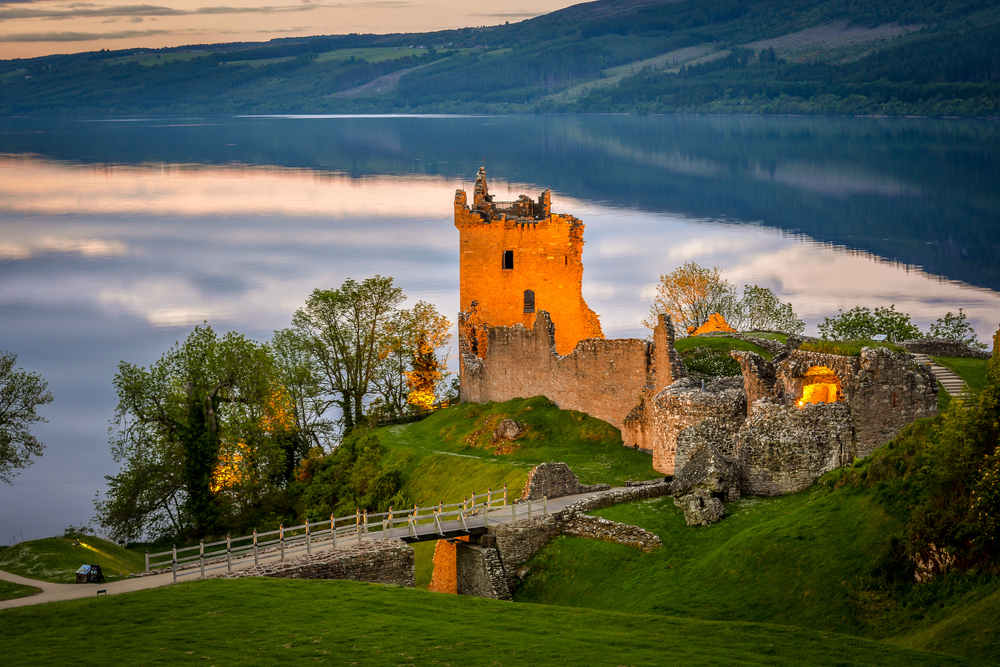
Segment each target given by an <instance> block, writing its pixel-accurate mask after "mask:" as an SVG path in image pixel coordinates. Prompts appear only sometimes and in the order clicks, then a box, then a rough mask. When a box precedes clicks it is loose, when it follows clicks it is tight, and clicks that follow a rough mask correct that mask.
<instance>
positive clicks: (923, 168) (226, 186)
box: [0, 116, 1000, 545]
mask: <svg viewBox="0 0 1000 667" xmlns="http://www.w3.org/2000/svg"><path fill="white" fill-rule="evenodd" d="M484 164H485V166H486V170H487V174H488V177H489V182H490V187H491V191H492V192H493V193H494V194H496V195H497V196H498V198H499V199H501V200H510V199H516V198H517V195H519V194H522V193H523V194H527V195H529V196H531V197H537V196H538V193H539V192H540V191H542V190H544V189H551V190H552V199H553V209H554V210H555V211H558V212H564V213H569V214H572V215H575V216H577V217H578V218H580V219H582V220H583V221H584V223H585V224H586V225H587V228H586V233H585V237H584V238H585V241H586V246H585V249H584V254H583V261H584V266H585V271H584V285H583V292H584V296H585V298H586V300H587V302H588V304H589V305H590V307H591V308H592V309H593V310H594V311H596V312H597V313H598V314H599V315H600V316H601V321H602V325H603V327H604V331H605V334H606V335H607V336H608V337H630V336H645V335H646V331H645V330H644V329H643V327H642V325H641V324H640V322H641V320H642V319H643V318H644V317H645V316H646V315H647V314H648V310H649V305H650V303H651V301H652V295H653V291H654V287H655V284H656V282H657V280H658V278H659V276H660V274H662V273H666V272H669V271H671V270H672V269H674V268H675V267H677V266H679V265H680V264H682V263H683V262H686V261H689V260H692V261H696V262H698V263H699V264H702V265H705V266H719V267H721V268H722V269H723V272H724V275H725V276H726V277H727V278H728V279H729V280H730V281H731V282H733V283H736V284H738V285H742V284H756V285H761V286H765V287H770V288H771V289H773V290H774V291H775V292H776V293H777V294H778V295H779V296H780V297H781V298H782V300H785V301H790V302H791V303H792V304H793V305H794V308H795V311H796V312H797V313H798V314H799V315H800V316H801V317H803V318H804V319H805V321H806V323H807V333H815V332H816V328H815V327H816V325H817V324H818V323H819V322H821V321H822V320H823V318H824V317H827V316H831V315H834V314H836V312H837V310H838V309H841V308H842V309H845V310H846V309H848V308H851V307H853V306H855V305H867V306H880V305H889V304H895V306H896V308H897V309H898V310H902V311H903V312H907V313H909V314H910V315H911V316H912V317H913V319H914V321H915V322H916V323H917V324H919V325H920V326H921V328H922V329H925V330H926V329H927V327H928V326H929V324H930V323H931V322H933V321H934V320H935V319H936V318H938V317H940V316H942V315H944V314H945V312H947V311H952V312H957V310H958V309H959V308H963V309H964V312H966V313H967V314H968V315H969V317H970V321H971V322H972V324H973V325H974V326H975V328H976V331H977V333H978V334H979V337H980V339H981V340H984V341H986V342H989V338H990V336H991V335H992V333H993V332H994V331H995V330H996V329H997V326H998V324H1000V124H998V123H996V122H995V121H959V120H930V119H871V118H753V117H683V116H682V117H618V116H583V117H581V116H511V117H454V116H448V117H444V116H420V117H400V116H396V117H335V116H325V117H315V116H312V117H246V118H169V119H127V120H92V119H0V349H4V350H9V351H11V352H13V353H15V354H17V355H18V363H19V365H20V366H22V367H23V368H25V369H28V370H31V371H36V372H39V373H41V374H42V376H43V377H44V378H45V379H46V380H48V381H49V385H50V389H51V391H52V393H53V394H54V396H55V402H54V403H52V404H51V405H48V406H45V407H43V408H42V409H41V412H42V414H43V415H44V416H45V417H47V418H48V420H49V421H48V423H46V424H40V425H38V426H37V427H36V429H35V431H34V432H35V433H36V435H37V436H38V437H39V438H40V439H41V440H42V441H43V442H44V443H45V445H46V450H45V454H44V456H43V457H42V458H40V459H38V460H37V461H36V463H35V465H34V466H32V467H30V468H28V469H27V470H26V471H24V472H23V473H22V474H21V475H19V476H18V477H16V478H15V480H14V485H13V486H2V487H0V545H3V544H7V543H8V542H9V541H10V540H11V538H13V537H14V535H15V534H17V535H18V536H20V533H19V531H21V530H23V535H24V537H25V538H26V539H32V538H36V537H44V536H47V535H52V534H55V533H57V532H61V530H62V529H63V528H65V527H66V526H67V525H69V524H71V523H72V524H76V525H79V524H83V523H86V522H87V521H89V520H90V518H91V517H92V516H93V505H92V501H93V498H94V494H95V493H97V492H99V491H101V490H102V489H103V485H104V480H103V476H104V475H106V474H110V473H112V472H114V471H115V470H116V468H115V464H114V462H113V460H112V458H111V453H110V448H109V446H108V436H107V429H108V420H109V419H110V418H111V416H112V413H113V410H114V405H115V395H114V392H113V389H112V386H111V379H112V377H113V375H114V373H115V371H116V369H117V367H118V363H119V362H120V361H122V360H125V361H129V362H132V363H136V364H141V365H147V364H149V363H151V362H152V361H154V360H155V359H156V358H158V357H159V356H160V355H161V354H162V353H163V352H165V351H166V350H167V349H168V348H169V347H170V345H172V344H173V343H174V342H175V341H177V340H180V339H182V338H183V337H185V336H186V335H187V333H188V332H189V331H190V330H191V329H192V328H193V327H194V326H195V325H196V324H200V323H202V322H204V321H207V322H209V323H210V324H211V325H212V326H213V327H215V328H216V329H217V330H221V331H229V330H235V331H239V332H241V333H243V334H246V335H248V336H250V337H252V338H255V339H257V340H267V339H269V338H270V336H271V334H272V332H273V331H274V330H275V329H279V328H282V327H285V326H288V324H289V320H290V318H291V315H292V313H293V311H294V310H295V309H296V308H297V307H299V306H300V305H301V304H302V303H303V302H304V300H305V298H306V296H307V295H308V294H309V293H310V292H311V291H312V290H313V289H315V288H331V287H336V286H338V285H340V284H341V283H342V282H343V281H344V279H346V278H348V277H352V278H356V279H363V278H365V277H369V276H373V275H375V274H381V275H383V276H393V277H394V278H395V280H396V282H397V284H399V285H400V286H401V287H402V288H403V289H404V291H405V292H406V294H407V295H408V296H409V297H410V299H411V300H413V301H415V300H418V299H422V300H426V301H431V302H433V303H435V304H436V305H437V306H438V308H439V309H440V310H441V311H442V312H444V313H447V314H449V315H450V316H451V317H452V318H454V314H455V312H456V311H457V309H458V233H457V231H456V230H455V228H454V226H453V224H452V220H453V218H452V216H453V214H452V210H453V209H452V204H453V200H454V192H455V190H456V189H462V188H464V189H471V186H472V183H473V181H474V179H475V174H476V171H477V169H478V168H479V167H480V166H481V165H484ZM557 324H558V323H557Z"/></svg>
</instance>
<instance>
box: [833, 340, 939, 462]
mask: <svg viewBox="0 0 1000 667" xmlns="http://www.w3.org/2000/svg"><path fill="white" fill-rule="evenodd" d="M937 392H938V387H937V382H936V381H935V380H934V377H933V376H932V375H931V373H930V371H928V370H927V369H926V368H924V366H923V365H921V364H918V363H917V362H916V360H914V359H913V358H911V357H910V356H909V355H906V354H903V353H901V352H893V351H892V350H889V349H887V348H882V347H880V348H865V349H863V350H862V351H861V357H860V359H859V370H858V373H857V376H856V378H855V382H854V386H853V396H852V397H851V399H850V406H851V414H852V416H853V417H854V428H855V433H856V439H857V455H858V457H861V458H863V457H865V456H868V455H869V454H871V453H872V452H873V451H875V449H876V448H878V447H879V446H880V445H883V444H885V443H887V442H889V441H890V440H892V439H893V438H894V437H896V434H897V433H898V432H899V430H900V429H901V428H903V427H904V426H906V425H907V424H909V423H910V422H912V421H915V420H917V419H922V418H924V417H933V416H934V415H936V414H937V412H938V409H937Z"/></svg>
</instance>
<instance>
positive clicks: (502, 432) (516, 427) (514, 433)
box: [493, 419, 528, 445]
mask: <svg viewBox="0 0 1000 667" xmlns="http://www.w3.org/2000/svg"><path fill="white" fill-rule="evenodd" d="M527 430H528V427H527V426H526V425H525V424H522V423H521V422H518V421H514V420H513V419H504V420H503V421H501V422H500V423H499V424H497V427H496V428H495V429H493V444H494V445H496V444H498V443H503V442H510V441H511V440H516V439H518V438H520V437H521V436H522V435H523V434H524V432H525V431H527Z"/></svg>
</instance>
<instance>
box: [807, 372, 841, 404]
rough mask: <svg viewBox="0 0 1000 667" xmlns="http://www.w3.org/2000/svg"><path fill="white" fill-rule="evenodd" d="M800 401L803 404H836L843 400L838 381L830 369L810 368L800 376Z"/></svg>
mask: <svg viewBox="0 0 1000 667" xmlns="http://www.w3.org/2000/svg"><path fill="white" fill-rule="evenodd" d="M802 381H803V384H802V399H801V400H800V401H799V405H804V404H805V403H836V402H837V401H839V400H842V398H843V391H842V390H841V387H840V380H839V379H838V378H837V374H836V373H835V372H834V371H833V369H832V368H827V367H826V366H812V367H811V368H809V370H807V371H806V372H805V374H804V375H803V376H802Z"/></svg>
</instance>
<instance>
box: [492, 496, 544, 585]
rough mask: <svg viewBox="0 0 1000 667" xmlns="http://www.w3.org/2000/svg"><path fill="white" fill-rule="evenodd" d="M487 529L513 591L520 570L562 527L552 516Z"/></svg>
mask: <svg viewBox="0 0 1000 667" xmlns="http://www.w3.org/2000/svg"><path fill="white" fill-rule="evenodd" d="M487 530H488V534H489V535H490V536H491V537H492V538H493V542H494V544H495V545H496V549H497V552H498V553H499V555H500V562H502V563H503V570H504V577H505V578H506V579H507V586H508V588H509V589H513V588H514V586H515V585H516V584H517V581H518V576H517V571H518V569H519V568H520V567H521V566H522V565H524V564H525V563H527V562H528V559H529V558H531V557H532V556H534V555H535V552H537V551H538V550H539V549H541V548H542V547H544V546H545V544H546V543H547V542H548V541H549V540H551V539H552V538H553V537H555V536H556V535H558V534H559V532H560V530H561V527H560V525H559V522H558V521H557V519H556V517H555V516H553V515H551V514H549V515H546V516H536V517H531V518H530V519H520V520H518V521H515V522H513V523H508V524H491V525H490V526H489V528H488V529H487Z"/></svg>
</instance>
